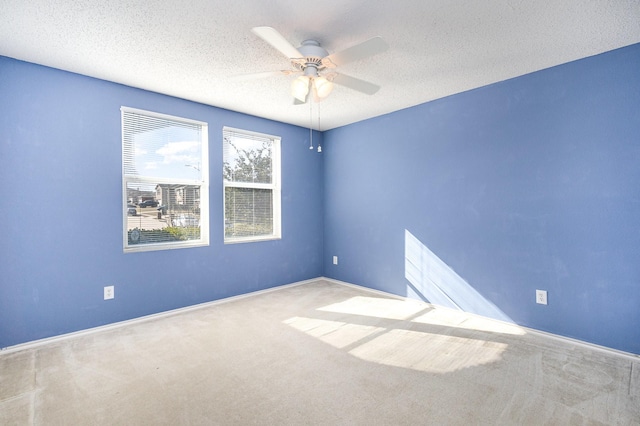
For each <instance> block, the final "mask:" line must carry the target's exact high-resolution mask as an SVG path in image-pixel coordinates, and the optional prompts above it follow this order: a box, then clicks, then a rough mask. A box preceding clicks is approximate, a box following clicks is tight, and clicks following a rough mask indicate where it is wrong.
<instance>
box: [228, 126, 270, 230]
mask: <svg viewBox="0 0 640 426" xmlns="http://www.w3.org/2000/svg"><path fill="white" fill-rule="evenodd" d="M223 160H224V164H223V175H224V176H223V177H224V219H225V222H224V225H225V226H224V231H225V232H224V236H225V242H246V241H257V240H265V239H274V238H280V237H281V232H280V223H281V219H280V138H279V137H277V136H270V135H263V134H260V133H254V132H249V131H244V130H237V129H232V128H228V127H225V128H224V129H223Z"/></svg>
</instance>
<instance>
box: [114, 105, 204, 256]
mask: <svg viewBox="0 0 640 426" xmlns="http://www.w3.org/2000/svg"><path fill="white" fill-rule="evenodd" d="M121 111H122V194H123V207H124V209H123V210H124V213H123V218H124V219H123V222H124V230H123V240H124V251H125V252H133V251H148V250H163V249H173V248H182V247H194V246H203V245H208V244H209V199H208V196H209V167H208V132H207V123H203V122H200V121H194V120H188V119H184V118H179V117H172V116H168V115H163V114H157V113H153V112H148V111H141V110H137V109H133V108H126V107H122V108H121Z"/></svg>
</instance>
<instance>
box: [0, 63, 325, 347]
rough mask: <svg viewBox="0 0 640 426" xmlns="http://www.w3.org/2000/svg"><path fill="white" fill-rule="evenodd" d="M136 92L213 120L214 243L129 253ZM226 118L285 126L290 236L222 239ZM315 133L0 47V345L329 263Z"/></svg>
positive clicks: (305, 274)
mask: <svg viewBox="0 0 640 426" xmlns="http://www.w3.org/2000/svg"><path fill="white" fill-rule="evenodd" d="M123 105H124V106H129V107H134V108H141V109H145V110H150V111H156V112H160V113H164V114H171V115H176V116H181V117H187V118H191V119H195V120H202V121H205V122H207V123H209V143H210V148H209V151H210V152H209V154H210V171H211V179H210V208H211V214H210V222H211V245H210V246H209V247H201V248H191V249H183V250H169V251H160V252H158V251H156V252H147V253H129V254H123V251H122V176H121V170H122V166H121V156H122V153H121V152H122V148H121V144H122V142H121V124H120V107H121V106H123ZM223 126H231V127H236V128H241V129H247V130H252V131H256V132H264V133H268V134H274V135H279V136H281V137H282V182H283V183H282V235H283V238H282V239H281V240H278V241H267V242H259V243H249V244H233V245H224V244H223V218H222V214H223V211H222V200H223V196H222V180H221V177H222V127H223ZM308 138H309V131H308V129H304V128H300V127H295V126H290V125H286V124H282V123H277V122H273V121H269V120H264V119H259V118H256V117H251V116H247V115H243V114H239V113H235V112H230V111H226V110H222V109H218V108H213V107H210V106H205V105H201V104H197V103H193V102H188V101H184V100H180V99H176V98H172V97H168V96H163V95H159V94H156V93H150V92H147V91H143V90H139V89H134V88H131V87H126V86H122V85H117V84H113V83H108V82H105V81H101V80H96V79H92V78H88V77H84V76H80V75H76V74H71V73H67V72H63V71H59V70H54V69H50V68H46V67H42V66H38V65H34V64H29V63H25V62H20V61H16V60H13V59H9V58H3V57H0V182H1V186H0V221H1V222H0V228H1V229H2V232H1V234H0V235H1V237H0V241H1V251H2V253H1V256H0V348H2V347H7V346H11V345H15V344H18V343H22V342H26V341H31V340H35V339H40V338H45V337H49V336H54V335H58V334H62V333H68V332H72V331H76V330H80V329H86V328H90V327H94V326H99V325H103V324H108V323H112V322H116V321H121V320H126V319H130V318H135V317H139V316H143V315H147V314H152V313H157V312H161V311H165V310H169V309H174V308H180V307H184V306H188V305H193V304H197V303H201V302H206V301H210V300H215V299H219V298H223V297H228V296H232V295H237V294H241V293H247V292H250V291H255V290H260V289H263V288H268V287H273V286H277V285H282V284H287V283H291V282H296V281H300V280H305V279H310V278H314V277H318V276H320V275H322V268H323V265H322V244H323V243H322V238H323V231H322V230H323V223H322V211H323V208H322V201H323V200H322V196H323V193H322V184H323V181H322V161H323V157H322V156H321V155H319V154H316V155H310V152H309V149H308V146H309V140H308ZM106 285H115V299H114V300H111V301H104V300H103V287H104V286H106Z"/></svg>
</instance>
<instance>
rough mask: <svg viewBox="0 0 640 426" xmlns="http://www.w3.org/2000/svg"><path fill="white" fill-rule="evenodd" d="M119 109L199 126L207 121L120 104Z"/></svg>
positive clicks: (204, 124) (205, 124)
mask: <svg viewBox="0 0 640 426" xmlns="http://www.w3.org/2000/svg"><path fill="white" fill-rule="evenodd" d="M120 111H121V112H129V113H133V114H141V115H146V116H149V117H155V118H162V119H164V120H173V121H184V122H186V123H190V124H196V125H200V126H207V125H208V123H207V122H206V121H200V120H193V119H191V118H185V117H179V116H177V115H169V114H162V113H160V112H155V111H149V110H146V109H138V108H131V107H128V106H121V107H120Z"/></svg>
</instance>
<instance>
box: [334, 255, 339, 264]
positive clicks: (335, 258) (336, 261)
mask: <svg viewBox="0 0 640 426" xmlns="http://www.w3.org/2000/svg"><path fill="white" fill-rule="evenodd" d="M333 264H334V265H337V264H338V256H333Z"/></svg>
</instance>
